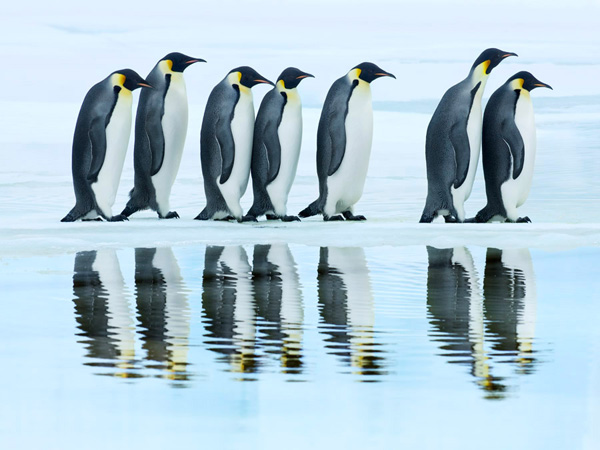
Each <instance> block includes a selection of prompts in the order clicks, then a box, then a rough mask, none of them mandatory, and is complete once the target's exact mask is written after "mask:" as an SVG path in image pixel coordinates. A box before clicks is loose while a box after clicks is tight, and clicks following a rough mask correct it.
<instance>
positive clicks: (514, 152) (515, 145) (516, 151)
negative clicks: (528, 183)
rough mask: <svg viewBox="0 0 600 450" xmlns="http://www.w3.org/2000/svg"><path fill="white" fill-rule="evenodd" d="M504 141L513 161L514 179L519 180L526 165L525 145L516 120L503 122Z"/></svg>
mask: <svg viewBox="0 0 600 450" xmlns="http://www.w3.org/2000/svg"><path fill="white" fill-rule="evenodd" d="M502 139H503V140H504V143H505V144H506V145H507V147H508V150H509V151H510V154H511V156H512V159H513V179H517V178H518V177H519V175H521V171H522V170H523V166H524V165H525V144H524V142H523V138H522V137H521V133H520V132H519V129H518V128H517V124H516V123H515V122H514V120H505V121H504V122H502Z"/></svg>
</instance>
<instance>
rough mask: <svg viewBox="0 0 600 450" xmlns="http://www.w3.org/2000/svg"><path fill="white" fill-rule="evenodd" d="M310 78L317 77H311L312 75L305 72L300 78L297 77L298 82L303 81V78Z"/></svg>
mask: <svg viewBox="0 0 600 450" xmlns="http://www.w3.org/2000/svg"><path fill="white" fill-rule="evenodd" d="M309 77H310V78H314V77H315V76H314V75H311V74H310V73H306V72H304V73H303V74H302V75H300V76H297V77H296V80H301V79H303V78H309Z"/></svg>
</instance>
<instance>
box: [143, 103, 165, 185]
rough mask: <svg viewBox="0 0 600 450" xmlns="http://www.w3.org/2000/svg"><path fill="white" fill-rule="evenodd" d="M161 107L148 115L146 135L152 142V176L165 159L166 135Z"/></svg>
mask: <svg viewBox="0 0 600 450" xmlns="http://www.w3.org/2000/svg"><path fill="white" fill-rule="evenodd" d="M160 111H161V110H160V109H158V108H157V109H155V110H152V112H151V113H150V114H148V116H146V130H145V131H146V135H147V136H148V142H149V143H150V151H151V153H152V171H151V172H150V174H151V175H152V176H154V175H156V174H157V173H158V171H159V170H160V168H161V167H162V165H163V161H164V159H165V136H164V134H163V129H162V123H161V117H160Z"/></svg>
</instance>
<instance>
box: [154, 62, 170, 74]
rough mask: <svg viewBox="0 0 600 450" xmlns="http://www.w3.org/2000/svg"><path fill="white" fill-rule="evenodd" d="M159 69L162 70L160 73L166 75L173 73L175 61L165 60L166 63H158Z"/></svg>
mask: <svg viewBox="0 0 600 450" xmlns="http://www.w3.org/2000/svg"><path fill="white" fill-rule="evenodd" d="M158 67H159V68H160V71H161V72H162V73H164V74H167V73H173V61H171V60H170V59H165V60H164V61H161V62H160V63H158Z"/></svg>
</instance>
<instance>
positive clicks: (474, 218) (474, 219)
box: [465, 217, 478, 223]
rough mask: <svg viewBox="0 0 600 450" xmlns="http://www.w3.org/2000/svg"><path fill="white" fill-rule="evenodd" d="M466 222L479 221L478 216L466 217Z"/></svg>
mask: <svg viewBox="0 0 600 450" xmlns="http://www.w3.org/2000/svg"><path fill="white" fill-rule="evenodd" d="M465 223H478V220H477V217H471V218H470V219H465Z"/></svg>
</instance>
